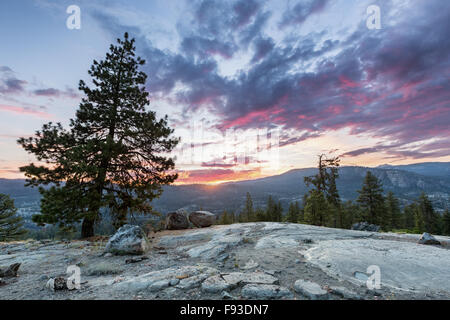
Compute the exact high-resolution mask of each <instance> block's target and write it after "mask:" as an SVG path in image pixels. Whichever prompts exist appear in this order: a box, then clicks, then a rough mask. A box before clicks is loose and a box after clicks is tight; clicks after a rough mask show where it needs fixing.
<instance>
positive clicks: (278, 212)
mask: <svg viewBox="0 0 450 320" xmlns="http://www.w3.org/2000/svg"><path fill="white" fill-rule="evenodd" d="M273 221H275V222H281V221H283V206H282V205H281V201H278V203H277V204H276V206H275V216H274V220H273Z"/></svg>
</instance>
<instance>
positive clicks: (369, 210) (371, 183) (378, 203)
mask: <svg viewBox="0 0 450 320" xmlns="http://www.w3.org/2000/svg"><path fill="white" fill-rule="evenodd" d="M358 193H359V197H358V199H357V202H358V203H359V204H360V205H361V207H362V208H363V209H364V210H365V211H366V218H367V221H368V222H369V223H372V224H382V223H383V221H382V217H383V213H384V210H385V206H384V196H383V188H382V186H381V182H380V181H379V180H378V178H377V177H375V176H374V175H373V174H372V173H371V172H370V171H367V174H366V177H365V179H364V182H363V185H362V188H361V190H358Z"/></svg>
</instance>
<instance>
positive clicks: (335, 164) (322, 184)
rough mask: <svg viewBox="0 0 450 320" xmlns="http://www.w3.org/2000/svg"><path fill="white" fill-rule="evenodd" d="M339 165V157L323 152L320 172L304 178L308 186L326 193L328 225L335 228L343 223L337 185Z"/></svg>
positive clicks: (319, 164)
mask: <svg viewBox="0 0 450 320" xmlns="http://www.w3.org/2000/svg"><path fill="white" fill-rule="evenodd" d="M339 165H340V159H339V157H334V158H327V157H326V156H325V155H324V154H321V155H319V161H318V165H317V167H318V173H317V174H316V175H313V176H309V177H305V178H304V181H305V184H306V185H307V186H310V185H313V187H314V189H313V190H315V191H317V192H319V193H321V194H323V195H324V197H325V199H326V201H327V203H328V206H327V207H328V212H327V226H330V227H335V228H336V227H338V226H340V225H342V223H343V221H342V210H341V199H340V196H339V192H338V190H337V185H336V180H337V179H338V178H339V172H338V169H339ZM311 192H312V190H311V191H310V195H309V196H310V197H311V195H312V194H311ZM316 196H317V195H316ZM322 216H324V215H322Z"/></svg>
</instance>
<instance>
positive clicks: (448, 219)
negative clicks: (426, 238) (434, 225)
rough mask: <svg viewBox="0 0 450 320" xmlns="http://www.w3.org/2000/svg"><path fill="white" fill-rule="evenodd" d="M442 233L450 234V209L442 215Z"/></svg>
mask: <svg viewBox="0 0 450 320" xmlns="http://www.w3.org/2000/svg"><path fill="white" fill-rule="evenodd" d="M442 234H444V235H446V236H450V211H449V210H448V209H447V210H445V212H444V214H443V216H442Z"/></svg>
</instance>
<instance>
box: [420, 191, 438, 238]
mask: <svg viewBox="0 0 450 320" xmlns="http://www.w3.org/2000/svg"><path fill="white" fill-rule="evenodd" d="M418 206H419V211H420V215H421V217H418V219H421V220H423V230H424V231H425V232H429V233H439V216H438V214H437V213H436V212H435V211H434V208H433V204H432V203H431V201H430V199H428V196H427V195H426V194H425V193H422V194H421V196H420V197H419V201H418ZM421 231H422V230H421Z"/></svg>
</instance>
